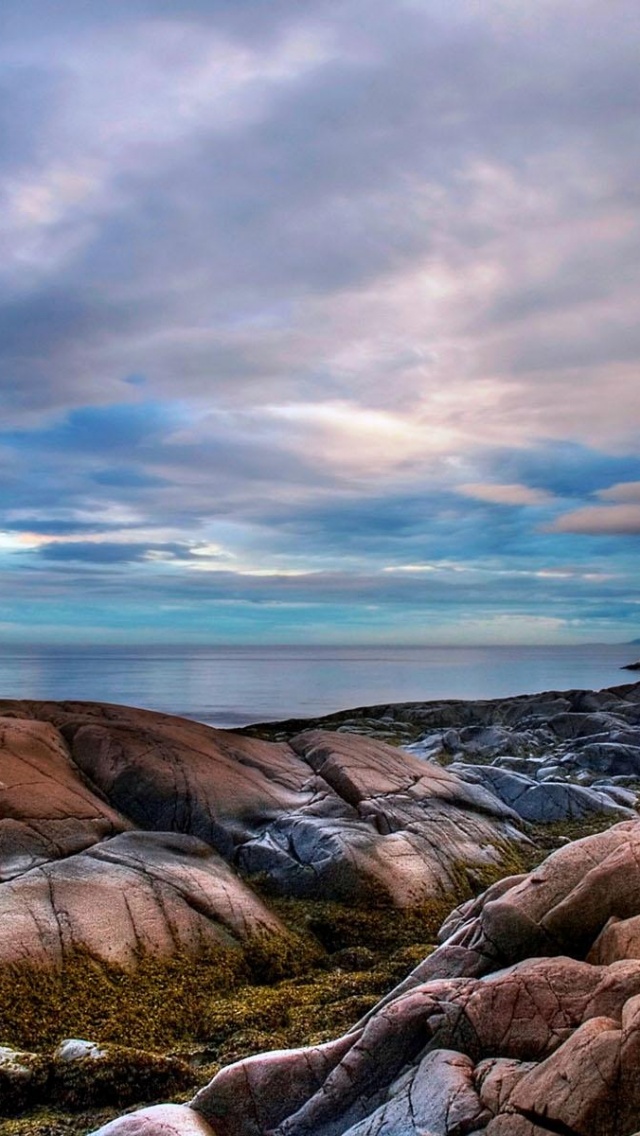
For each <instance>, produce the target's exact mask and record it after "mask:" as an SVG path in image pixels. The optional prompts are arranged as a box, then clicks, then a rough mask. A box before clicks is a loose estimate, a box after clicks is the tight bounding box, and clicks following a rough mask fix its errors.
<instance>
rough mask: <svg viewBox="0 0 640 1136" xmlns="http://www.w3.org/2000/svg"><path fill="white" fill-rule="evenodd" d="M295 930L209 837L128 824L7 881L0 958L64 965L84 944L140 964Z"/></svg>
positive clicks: (0, 908)
mask: <svg viewBox="0 0 640 1136" xmlns="http://www.w3.org/2000/svg"><path fill="white" fill-rule="evenodd" d="M284 934H285V929H284V927H283V925H282V924H281V923H280V921H279V920H278V919H277V917H276V916H275V915H274V914H273V913H272V912H270V911H269V910H268V909H267V907H266V906H265V904H264V903H263V902H262V901H261V900H260V899H259V898H258V897H257V895H256V894H255V893H254V892H253V891H251V890H250V888H248V887H247V885H246V884H244V883H243V882H242V881H241V880H240V879H239V878H238V876H237V875H236V874H235V873H234V872H233V871H232V870H231V869H230V868H229V867H228V865H227V864H226V863H225V862H224V860H222V858H221V857H220V856H218V855H217V853H215V852H214V851H213V850H212V849H211V848H209V847H208V846H207V845H206V844H204V843H203V842H202V841H200V840H197V839H196V838H195V837H191V836H184V835H182V834H178V833H155V832H154V833H152V832H127V833H123V834H122V835H120V836H115V837H113V838H112V839H111V840H105V841H102V842H101V843H100V844H97V845H95V846H94V847H93V848H91V849H88V850H87V851H86V852H81V853H78V854H77V855H75V856H69V857H67V858H66V859H65V860H56V861H53V862H52V863H50V864H46V865H43V866H42V867H40V868H33V869H32V870H31V871H29V872H25V873H24V874H23V875H22V876H19V877H18V878H16V879H14V880H11V881H10V882H8V883H5V884H3V885H2V886H0V964H2V963H4V964H5V965H7V964H11V963H15V962H21V963H25V962H29V963H31V964H33V965H36V966H40V967H45V968H46V967H54V966H56V967H59V966H61V965H62V963H63V960H64V959H65V958H67V957H70V956H73V955H74V954H77V953H79V952H82V953H88V954H90V955H91V956H92V957H93V958H94V959H98V960H102V961H103V962H105V963H110V964H115V965H118V966H122V967H125V968H129V969H131V968H134V967H135V966H136V965H137V963H138V961H139V959H140V957H141V955H147V956H155V957H158V958H162V957H165V958H166V957H169V956H171V955H173V954H175V953H176V952H180V951H183V952H187V953H189V954H191V955H194V956H197V955H199V954H201V953H202V952H203V951H204V950H205V949H207V948H211V947H214V948H215V947H216V946H238V945H241V944H243V943H246V942H248V941H250V940H251V939H252V938H253V937H255V936H265V935H266V936H269V935H271V936H280V935H284Z"/></svg>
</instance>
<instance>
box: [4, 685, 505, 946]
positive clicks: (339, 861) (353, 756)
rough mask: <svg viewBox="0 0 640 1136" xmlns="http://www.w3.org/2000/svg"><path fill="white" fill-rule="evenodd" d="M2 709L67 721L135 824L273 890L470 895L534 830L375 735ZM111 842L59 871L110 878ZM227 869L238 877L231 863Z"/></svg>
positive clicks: (83, 709) (53, 706) (102, 783)
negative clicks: (251, 730)
mask: <svg viewBox="0 0 640 1136" xmlns="http://www.w3.org/2000/svg"><path fill="white" fill-rule="evenodd" d="M0 709H1V710H3V711H4V713H5V714H7V715H8V714H9V713H10V714H12V715H14V718H13V719H12V721H13V722H14V723H15V722H16V721H17V718H16V717H15V716H16V715H23V718H22V720H21V721H20V723H19V725H20V728H21V730H22V732H23V735H24V736H25V737H27V736H28V734H29V730H32V731H34V732H35V734H36V735H39V733H40V732H41V731H42V730H43V729H45V730H46V731H48V732H49V733H50V734H52V736H53V735H55V734H56V731H58V737H59V744H60V746H61V747H62V748H63V749H64V751H65V753H66V754H67V755H70V756H67V757H66V758H65V760H66V761H67V763H68V764H70V767H71V768H72V769H73V768H75V770H76V775H77V777H78V778H84V779H87V780H88V781H90V783H91V785H92V786H94V787H95V791H96V792H99V793H100V794H101V795H102V797H103V799H104V800H105V801H108V802H109V805H110V807H111V808H112V809H113V810H117V815H118V816H122V817H123V818H126V819H124V820H123V822H122V823H123V824H124V825H129V826H133V825H136V826H140V827H142V828H143V829H145V830H147V831H149V830H155V831H156V832H159V831H165V832H178V833H183V834H185V835H189V836H193V837H197V838H199V839H201V840H204V841H205V842H206V843H207V844H208V845H209V846H210V847H211V848H213V849H215V850H216V851H217V852H218V854H219V856H221V857H222V858H223V859H224V860H226V862H227V864H228V865H229V866H230V867H231V868H232V869H233V870H234V871H235V872H239V873H240V874H241V875H244V876H253V875H256V874H258V875H261V876H265V875H266V876H267V877H268V879H269V884H270V888H271V890H272V891H276V892H278V891H279V892H280V893H282V894H286V895H288V896H290V895H293V896H299V897H306V898H317V899H340V900H349V901H351V900H354V899H357V900H358V901H361V900H362V897H363V896H364V895H366V894H371V893H373V894H375V895H376V896H377V897H378V898H380V897H382V898H385V897H386V898H387V900H388V901H389V902H391V903H392V904H394V905H395V906H397V907H412V906H416V905H419V904H420V903H422V902H424V901H425V900H426V899H428V898H430V897H433V896H438V897H440V896H442V895H443V894H447V893H451V892H457V891H459V890H460V886H461V868H462V869H463V870H464V869H468V870H469V871H470V872H471V873H473V872H478V871H479V872H482V871H484V870H486V869H495V868H497V867H498V865H499V864H500V862H501V860H503V859H504V858H505V857H506V856H509V855H511V848H512V847H513V844H514V843H522V842H524V841H525V840H526V838H525V837H524V836H523V834H522V833H521V831H520V830H519V829H518V828H516V827H514V823H513V822H514V821H516V820H517V817H516V814H515V813H514V812H513V811H512V810H511V809H509V807H508V806H506V805H505V804H504V803H503V802H501V801H500V800H499V799H498V798H497V797H496V796H495V795H494V794H493V793H491V792H490V791H488V790H486V789H484V788H483V787H482V786H471V785H468V784H467V783H465V782H464V781H462V780H461V779H460V778H458V777H456V776H455V775H454V774H452V773H450V772H448V771H447V770H444V769H441V768H440V767H438V766H431V765H426V764H425V763H424V762H422V761H420V760H418V759H417V758H414V757H410V756H407V755H406V754H404V753H403V752H402V751H400V750H398V749H397V748H395V747H392V746H389V745H386V744H383V743H381V742H378V741H372V740H371V739H370V738H368V737H365V736H352V735H349V734H340V733H327V732H321V731H307V732H304V733H302V734H299V735H297V736H296V737H294V738H292V739H291V741H290V743H270V742H265V741H262V740H260V739H256V738H251V737H246V736H240V735H238V734H232V733H229V732H227V731H222V730H215V729H211V728H210V727H207V726H203V725H201V724H199V723H197V722H191V721H186V720H184V719H178V718H171V717H168V716H166V715H162V714H155V713H152V712H150V711H137V710H132V709H128V708H126V707H110V706H104V705H100V704H91V703H18V702H12V703H8V702H5V703H1V704H0ZM44 719H46V723H45V724H44V725H43V720H44ZM114 815H116V813H115V812H114ZM436 832H437V839H434V833H436ZM116 847H117V846H115V845H114V846H113V848H116ZM102 848H103V845H102V844H96V845H95V847H93V848H91V849H89V850H88V851H87V853H86V858H85V860H83V861H82V862H77V861H76V862H75V863H74V864H71V865H70V866H69V867H67V868H65V869H64V871H63V870H61V877H60V878H62V876H64V875H65V872H66V873H67V874H68V872H72V873H78V872H82V871H87V872H91V875H92V878H94V877H95V874H96V866H95V864H94V863H93V861H94V860H98V859H99V860H101V862H102V873H101V876H100V879H101V881H104V880H105V879H106V875H107V871H106V866H105V862H106V858H107V851H106V844H105V845H104V855H103V852H102V851H101V849H102ZM109 855H110V854H109ZM145 855H146V853H145ZM116 860H117V857H114V856H111V863H112V865H113V871H112V874H113V876H114V879H115V878H116V875H118V872H119V869H118V868H117V867H116ZM212 863H213V861H212ZM43 870H44V871H45V874H44V876H43V877H40V878H39V879H40V883H39V884H37V883H36V882H35V880H30V881H28V886H29V887H35V888H36V891H38V887H39V888H40V892H41V893H42V896H43V897H44V884H45V882H46V881H47V880H48V879H49V878H51V879H52V880H53V883H54V887H56V888H57V886H58V883H57V881H58V878H59V877H58V875H56V873H54V874H53V876H51V872H52V870H53V869H52V867H51V866H46V870H45V869H44V868H43ZM221 870H222V869H221ZM119 878H121V872H120V877H119ZM224 879H225V886H229V887H230V886H231V883H230V880H231V877H230V876H229V874H228V872H227V874H226V875H225V877H224ZM24 886H27V883H25V885H24ZM105 886H106V885H105ZM233 887H235V888H236V889H237V888H238V887H239V885H238V884H237V882H236V883H234V884H233ZM240 891H241V889H240ZM45 898H46V897H45ZM0 900H1V895H0ZM234 902H235V901H234ZM0 909H1V908H0ZM186 937H187V938H188V937H189V935H188V934H187V936H186ZM53 938H54V941H55V934H54V936H53ZM114 949H115V948H114ZM46 950H48V948H46ZM46 950H45V953H46ZM0 958H2V953H1V950H0Z"/></svg>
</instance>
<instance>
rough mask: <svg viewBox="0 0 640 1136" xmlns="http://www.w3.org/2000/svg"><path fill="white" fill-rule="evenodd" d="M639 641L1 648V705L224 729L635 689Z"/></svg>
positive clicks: (31, 646) (639, 655) (639, 649)
mask: <svg viewBox="0 0 640 1136" xmlns="http://www.w3.org/2000/svg"><path fill="white" fill-rule="evenodd" d="M639 657H640V646H634V645H632V644H628V643H627V644H618V645H608V644H586V645H584V644H583V645H580V646H562V647H558V646H552V647H548V646H547V647H543V646H534V647H531V646H527V647H513V646H491V647H388V646H366V647H329V646H322V647H316V646H314V647H312V646H262V645H261V646H231V647H223V646H214V647H203V646H186V647H177V646H145V647H122V646H118V647H115V646H109V647H106V646H97V645H96V646H82V647H79V646H55V647H54V646H47V647H44V646H43V647H39V646H34V645H29V646H20V647H16V646H7V645H5V646H0V698H32V699H72V700H76V699H83V700H84V699H86V700H90V701H98V702H112V703H120V704H124V705H128V706H138V707H146V708H147V709H150V710H161V711H164V712H165V713H168V714H179V715H182V716H184V717H187V718H194V719H196V720H197V721H200V722H206V723H209V724H210V725H215V726H222V727H227V728H233V727H239V726H245V725H249V724H251V723H256V722H267V721H277V720H279V719H283V718H316V717H319V716H321V715H323V714H330V713H334V712H335V711H337V710H346V709H349V708H353V707H356V706H371V705H375V704H378V703H389V702H414V701H416V702H418V701H420V702H422V701H430V700H433V699H443V698H467V699H477V698H502V697H508V696H510V695H517V694H531V693H534V692H538V691H543V690H569V689H576V688H582V689H589V690H592V689H595V690H599V689H601V688H602V687H606V686H618V685H620V684H622V683H627V682H632V681H634V678H635V677H640V676H634V674H633V672H628V671H623V670H621V669H620V668H621V667H622V666H623V665H624V664H626V663H630V662H635V661H636V660H637V659H638V658H639Z"/></svg>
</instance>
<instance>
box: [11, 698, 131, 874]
mask: <svg viewBox="0 0 640 1136" xmlns="http://www.w3.org/2000/svg"><path fill="white" fill-rule="evenodd" d="M0 752H1V753H2V782H1V783H0V882H1V881H3V880H10V879H13V878H14V877H16V876H18V875H20V874H21V873H22V872H26V871H28V870H29V869H30V868H33V867H35V866H36V865H38V864H43V863H46V862H47V861H49V860H53V859H58V858H61V857H64V856H69V855H71V854H73V853H74V852H80V851H81V850H82V849H84V848H88V847H90V846H91V845H92V844H95V843H96V842H97V841H99V840H102V839H104V838H105V837H108V836H113V835H115V834H116V833H118V832H123V831H125V830H126V829H128V828H130V827H131V825H130V824H129V822H128V821H126V820H125V818H124V817H123V816H122V815H121V814H120V813H118V812H117V811H116V810H115V809H113V808H111V807H110V806H109V805H108V804H107V803H106V801H105V800H104V799H101V798H100V797H99V796H97V795H96V793H95V792H94V791H93V790H92V789H91V788H89V786H88V784H87V782H86V780H85V778H84V777H83V776H82V774H81V773H80V771H79V770H78V768H77V767H76V766H75V765H74V764H73V762H72V760H71V757H70V755H69V751H68V747H67V745H66V744H65V741H64V738H63V737H62V736H61V734H60V733H59V732H58V731H57V730H56V729H54V727H53V726H51V725H50V724H49V723H48V722H34V721H20V720H17V719H14V718H9V717H0Z"/></svg>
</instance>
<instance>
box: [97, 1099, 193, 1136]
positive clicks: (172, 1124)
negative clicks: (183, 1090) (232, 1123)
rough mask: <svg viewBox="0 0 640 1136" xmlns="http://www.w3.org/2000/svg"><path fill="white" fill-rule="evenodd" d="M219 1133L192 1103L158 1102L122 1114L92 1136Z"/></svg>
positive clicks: (179, 1135) (162, 1135)
mask: <svg viewBox="0 0 640 1136" xmlns="http://www.w3.org/2000/svg"><path fill="white" fill-rule="evenodd" d="M98 1133H99V1136H215V1133H214V1131H213V1129H212V1128H211V1126H210V1125H209V1124H207V1122H206V1120H205V1119H204V1117H202V1116H201V1115H200V1114H199V1113H198V1112H194V1111H193V1109H191V1108H189V1106H188V1105H179V1104H158V1105H154V1106H152V1107H151V1108H143V1109H140V1110H139V1112H133V1113H131V1114H130V1115H129V1116H121V1117H119V1118H118V1119H117V1120H112V1121H111V1123H110V1124H105V1125H103V1126H102V1128H98V1129H96V1130H95V1131H94V1132H93V1133H91V1134H90V1136H98Z"/></svg>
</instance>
